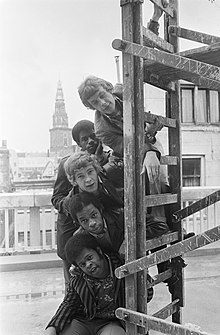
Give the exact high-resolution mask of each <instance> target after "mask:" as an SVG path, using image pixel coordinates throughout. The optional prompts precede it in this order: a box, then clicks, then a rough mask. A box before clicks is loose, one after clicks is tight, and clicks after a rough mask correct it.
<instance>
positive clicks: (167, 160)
mask: <svg viewBox="0 0 220 335" xmlns="http://www.w3.org/2000/svg"><path fill="white" fill-rule="evenodd" d="M177 162H178V157H175V156H161V157H160V164H161V165H177Z"/></svg>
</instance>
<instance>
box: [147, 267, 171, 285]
mask: <svg viewBox="0 0 220 335" xmlns="http://www.w3.org/2000/svg"><path fill="white" fill-rule="evenodd" d="M171 277H172V270H171V269H169V270H166V271H164V272H162V273H160V274H158V275H156V276H154V277H153V280H152V281H151V282H149V281H147V289H148V288H150V287H153V286H155V285H157V284H159V283H161V282H162V281H164V280H166V279H168V278H171Z"/></svg>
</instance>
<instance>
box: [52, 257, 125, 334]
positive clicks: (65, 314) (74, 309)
mask: <svg viewBox="0 0 220 335" xmlns="http://www.w3.org/2000/svg"><path fill="white" fill-rule="evenodd" d="M109 261H110V262H111V266H112V270H113V273H114V270H115V269H116V268H117V267H119V266H121V265H122V264H123V261H122V260H121V258H120V256H119V255H118V254H113V253H112V254H109ZM87 278H88V277H87V275H86V274H85V273H81V274H80V275H75V276H72V277H71V278H70V283H69V288H68V291H67V294H66V296H65V298H64V300H63V302H62V303H61V305H60V306H59V308H58V310H57V312H56V313H55V315H54V316H53V317H52V319H51V321H50V322H49V323H48V325H47V327H46V328H48V327H54V328H56V332H57V334H59V333H60V332H62V330H63V329H64V328H65V327H66V326H67V325H68V324H70V323H71V322H72V320H73V319H74V318H75V319H78V320H92V319H93V318H94V317H95V313H96V299H95V294H94V292H93V290H92V288H91V286H90V285H89V282H88V279H87ZM115 301H117V305H118V306H120V307H123V306H124V280H121V279H117V278H116V277H115Z"/></svg>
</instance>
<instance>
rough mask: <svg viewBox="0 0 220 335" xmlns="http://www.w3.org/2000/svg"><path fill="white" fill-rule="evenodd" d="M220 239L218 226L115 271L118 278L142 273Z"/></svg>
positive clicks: (219, 227)
mask: <svg viewBox="0 0 220 335" xmlns="http://www.w3.org/2000/svg"><path fill="white" fill-rule="evenodd" d="M219 239H220V226H217V227H214V228H212V229H209V230H207V231H205V232H204V233H202V234H199V235H196V236H193V237H190V238H187V239H186V240H183V241H180V242H177V243H175V244H173V245H171V246H169V247H166V248H164V249H162V250H159V251H156V252H154V253H152V254H151V255H148V256H144V257H141V258H139V259H136V260H134V261H131V262H128V263H126V264H124V265H122V266H120V267H119V268H117V269H116V270H115V275H116V277H118V278H123V277H127V276H129V275H131V274H133V273H136V272H139V271H143V270H145V269H147V268H149V267H151V266H154V265H156V264H160V263H162V262H165V261H167V260H169V259H171V258H175V257H177V256H181V255H183V254H185V253H187V252H189V251H193V250H195V249H198V248H201V247H204V246H205V245H207V244H210V243H213V242H215V241H218V240H219Z"/></svg>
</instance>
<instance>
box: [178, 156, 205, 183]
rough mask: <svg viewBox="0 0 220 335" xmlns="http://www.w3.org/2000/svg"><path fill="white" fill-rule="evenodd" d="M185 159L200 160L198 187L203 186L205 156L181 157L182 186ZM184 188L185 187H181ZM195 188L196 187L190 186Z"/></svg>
mask: <svg viewBox="0 0 220 335" xmlns="http://www.w3.org/2000/svg"><path fill="white" fill-rule="evenodd" d="M187 159H200V185H199V187H201V186H205V175H206V174H205V155H187V154H185V155H182V184H183V160H187ZM183 187H186V186H183ZM191 187H196V186H191Z"/></svg>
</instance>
